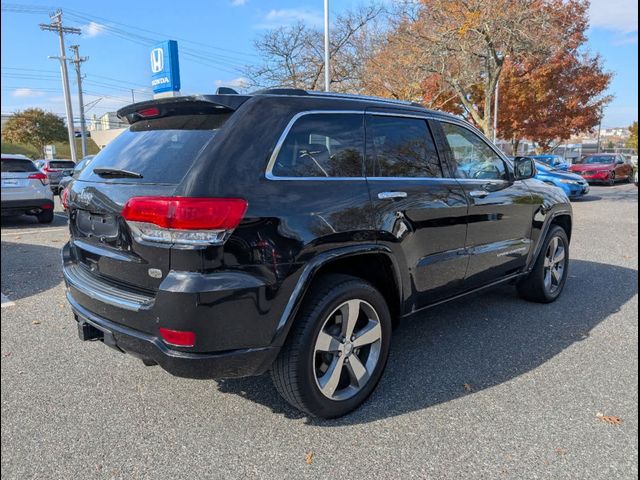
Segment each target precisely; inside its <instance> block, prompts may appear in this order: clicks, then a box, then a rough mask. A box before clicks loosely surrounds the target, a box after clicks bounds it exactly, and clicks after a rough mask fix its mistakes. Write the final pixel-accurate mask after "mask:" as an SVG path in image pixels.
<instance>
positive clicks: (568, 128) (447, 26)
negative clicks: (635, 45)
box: [365, 0, 610, 145]
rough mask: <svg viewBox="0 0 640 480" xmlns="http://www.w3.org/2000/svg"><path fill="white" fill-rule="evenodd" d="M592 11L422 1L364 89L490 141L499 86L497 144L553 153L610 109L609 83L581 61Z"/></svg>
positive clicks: (595, 63)
mask: <svg viewBox="0 0 640 480" xmlns="http://www.w3.org/2000/svg"><path fill="white" fill-rule="evenodd" d="M587 9H588V2H587V1H586V0H566V1H564V0H516V1H513V0H477V1H476V0H465V1H459V0H422V2H421V4H420V5H418V6H414V7H413V9H412V10H409V11H408V12H407V13H404V14H403V15H400V16H399V18H400V20H399V21H398V22H397V24H396V26H395V28H394V29H393V31H392V32H391V34H390V35H389V37H388V39H387V42H386V44H385V45H384V47H383V48H382V50H381V51H380V53H379V54H378V55H377V56H375V57H374V58H373V59H372V60H371V61H370V62H369V67H368V69H367V78H366V81H365V83H366V88H367V90H368V91H369V92H370V93H372V94H376V95H382V96H390V97H394V98H401V99H406V100H412V101H421V102H422V103H424V104H425V105H427V106H429V107H432V108H437V109H443V110H447V111H450V112H452V113H462V114H463V115H464V116H466V117H467V118H468V119H469V120H470V121H472V122H473V123H475V124H476V125H477V126H478V127H479V128H481V129H482V130H483V131H484V132H485V134H487V135H488V136H491V134H492V132H493V112H492V107H493V100H494V94H495V90H496V86H497V84H498V82H501V84H500V91H501V95H500V97H501V98H500V113H499V126H498V130H499V132H500V135H501V136H502V137H503V138H505V137H506V138H509V139H511V138H515V137H517V138H524V137H527V138H532V139H534V140H536V141H539V142H540V143H542V144H545V145H548V144H549V143H550V142H551V141H552V139H554V138H567V136H570V135H571V134H572V133H575V132H577V131H581V130H585V129H588V128H591V127H592V126H593V124H594V123H593V122H594V118H597V116H598V115H599V111H600V109H601V108H602V106H603V105H604V104H606V102H607V101H608V100H609V98H608V97H602V96H601V95H602V92H603V91H604V90H605V89H606V88H607V86H608V84H609V80H610V75H609V74H608V73H605V72H603V70H602V65H601V62H600V59H599V57H593V56H589V55H588V54H585V53H581V52H580V48H581V46H582V45H583V44H584V42H585V40H586V39H585V31H586V28H587V26H588V25H587V18H588V17H587ZM594 113H596V114H597V115H595V117H594ZM595 123H597V120H596V122H595ZM545 125H548V128H545Z"/></svg>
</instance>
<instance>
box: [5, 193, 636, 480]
mask: <svg viewBox="0 0 640 480" xmlns="http://www.w3.org/2000/svg"><path fill="white" fill-rule="evenodd" d="M574 210H575V220H574V221H575V229H574V237H573V243H572V257H573V258H572V263H571V271H570V278H569V282H568V284H567V288H566V290H565V292H564V294H563V296H562V298H561V299H560V300H559V301H558V302H557V303H555V304H553V305H537V304H530V303H526V302H523V301H521V300H519V299H518V298H517V297H516V295H515V293H514V291H513V289H512V288H510V287H504V288H500V289H498V290H493V291H491V292H487V293H483V294H481V295H476V296H474V297H471V298H467V299H465V300H463V301H461V302H458V303H454V304H449V305H443V306H440V307H437V308H435V309H432V310H430V311H428V312H427V313H425V314H423V315H421V316H420V317H419V318H416V319H414V320H413V321H411V322H405V323H404V324H403V325H402V326H401V327H400V328H399V329H398V330H396V332H395V337H394V340H393V344H392V351H391V357H390V360H389V364H388V367H387V370H386V372H385V375H384V377H383V379H382V381H381V383H380V385H379V387H378V388H377V390H376V391H375V392H374V394H373V395H372V396H371V398H370V399H369V400H368V401H367V402H366V404H365V405H364V406H363V407H362V408H360V409H359V410H358V411H356V412H355V413H353V414H351V415H349V416H347V417H345V418H342V419H340V420H337V421H319V420H309V419H307V418H305V417H304V416H302V415H301V414H299V413H298V412H297V411H295V410H293V409H292V408H290V407H289V406H288V405H287V404H286V403H285V402H284V401H283V400H281V399H280V397H279V396H278V394H277V393H276V391H275V389H274V388H273V387H272V385H271V382H270V379H269V378H268V377H266V376H265V377H259V378H249V379H237V380H227V381H198V380H186V379H180V378H174V377H172V376H170V375H169V374H166V373H165V372H163V371H162V370H160V369H159V368H158V367H144V366H143V365H142V363H141V362H140V361H139V360H136V359H135V358H133V357H130V356H126V355H120V354H118V353H117V352H115V351H113V350H111V349H109V348H107V347H105V346H104V345H101V344H97V343H89V342H81V341H79V340H78V339H77V333H76V327H75V322H74V321H73V319H72V316H71V311H70V309H69V307H68V306H67V304H66V302H65V299H64V283H63V281H62V274H61V271H60V266H59V250H60V248H61V247H62V245H63V244H64V243H65V242H66V238H67V229H66V219H65V216H64V215H63V214H62V213H58V214H57V215H56V219H55V221H54V223H53V224H52V225H47V226H44V225H39V224H37V222H36V221H35V219H31V218H28V217H22V218H20V219H8V220H4V219H3V221H2V293H3V300H2V301H3V305H2V320H1V325H2V349H1V350H2V478H3V479H25V478H43V479H55V478H61V479H69V478H77V479H91V478H135V479H138V478H273V479H276V478H295V479H298V478H385V479H388V478H451V479H461V478H513V479H516V478H517V479H522V478H553V479H559V478H590V479H591V478H593V479H596V478H597V479H612V478H637V475H638V411H637V405H638V317H637V315H638V191H637V188H636V187H635V186H633V185H619V186H616V187H594V188H593V189H592V193H591V195H590V196H588V197H587V198H585V199H583V200H581V201H578V202H575V203H574ZM4 295H6V296H7V299H5V297H4ZM5 300H6V301H5ZM603 416H604V417H603ZM609 416H610V417H609ZM618 418H619V419H620V421H621V423H620V424H618V425H616V424H611V423H608V422H606V421H605V420H610V421H611V422H613V423H616V421H617V419H618Z"/></svg>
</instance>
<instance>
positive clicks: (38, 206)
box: [2, 198, 53, 215]
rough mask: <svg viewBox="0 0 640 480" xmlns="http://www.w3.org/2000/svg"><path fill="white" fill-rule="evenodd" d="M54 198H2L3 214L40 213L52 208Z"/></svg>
mask: <svg viewBox="0 0 640 480" xmlns="http://www.w3.org/2000/svg"><path fill="white" fill-rule="evenodd" d="M52 209H53V200H51V199H50V198H40V199H38V198H36V199H28V200H2V215H20V214H23V213H33V214H38V213H40V212H42V211H43V210H52Z"/></svg>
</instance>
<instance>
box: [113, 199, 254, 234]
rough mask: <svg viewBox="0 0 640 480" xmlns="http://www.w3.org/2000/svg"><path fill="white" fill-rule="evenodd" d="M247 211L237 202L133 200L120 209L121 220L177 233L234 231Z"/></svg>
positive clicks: (241, 201) (239, 200) (240, 201)
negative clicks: (155, 226)
mask: <svg viewBox="0 0 640 480" xmlns="http://www.w3.org/2000/svg"><path fill="white" fill-rule="evenodd" d="M246 210H247V202H246V201H245V200H242V199H240V198H188V197H133V198H131V199H130V200H129V201H128V202H127V203H126V205H125V206H124V208H123V209H122V216H123V217H124V218H125V220H129V221H132V222H145V223H153V224H154V225H157V226H159V227H162V228H174V229H177V230H218V229H223V230H225V229H230V228H235V227H237V226H238V224H239V223H240V220H242V217H243V216H244V214H245V212H246Z"/></svg>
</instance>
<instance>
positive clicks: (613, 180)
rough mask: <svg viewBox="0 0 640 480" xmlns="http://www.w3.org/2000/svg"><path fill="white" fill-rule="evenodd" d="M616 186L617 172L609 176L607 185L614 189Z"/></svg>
mask: <svg viewBox="0 0 640 480" xmlns="http://www.w3.org/2000/svg"><path fill="white" fill-rule="evenodd" d="M615 184H616V172H611V173H610V174H609V179H608V180H607V185H609V186H610V187H613V186H614V185H615Z"/></svg>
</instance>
